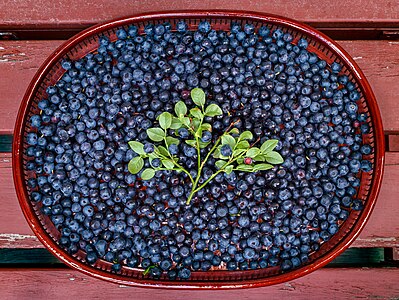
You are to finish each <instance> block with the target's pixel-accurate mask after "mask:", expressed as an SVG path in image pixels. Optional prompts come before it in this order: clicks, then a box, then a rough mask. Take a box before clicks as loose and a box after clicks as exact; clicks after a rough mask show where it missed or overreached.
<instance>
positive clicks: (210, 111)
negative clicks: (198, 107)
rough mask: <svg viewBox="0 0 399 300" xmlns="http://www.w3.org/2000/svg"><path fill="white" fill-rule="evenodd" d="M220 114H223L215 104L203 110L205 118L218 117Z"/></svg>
mask: <svg viewBox="0 0 399 300" xmlns="http://www.w3.org/2000/svg"><path fill="white" fill-rule="evenodd" d="M222 114H223V111H222V109H221V108H220V107H219V105H217V104H210V105H208V107H207V108H206V109H205V116H208V117H215V116H220V115H222Z"/></svg>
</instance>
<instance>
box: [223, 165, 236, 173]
mask: <svg viewBox="0 0 399 300" xmlns="http://www.w3.org/2000/svg"><path fill="white" fill-rule="evenodd" d="M233 168H234V167H233V166H232V165H230V166H227V167H226V168H224V172H225V173H226V174H230V173H231V172H233Z"/></svg>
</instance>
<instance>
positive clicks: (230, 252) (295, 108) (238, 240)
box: [25, 22, 373, 279]
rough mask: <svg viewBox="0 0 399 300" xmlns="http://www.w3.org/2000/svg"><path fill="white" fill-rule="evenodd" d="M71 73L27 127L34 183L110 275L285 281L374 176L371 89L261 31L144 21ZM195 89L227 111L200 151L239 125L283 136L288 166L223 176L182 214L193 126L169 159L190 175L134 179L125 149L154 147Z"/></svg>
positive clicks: (71, 246)
mask: <svg viewBox="0 0 399 300" xmlns="http://www.w3.org/2000/svg"><path fill="white" fill-rule="evenodd" d="M62 67H63V68H64V69H65V73H64V74H63V76H62V77H61V79H60V80H59V81H58V82H57V83H56V84H55V85H53V86H49V87H48V88H47V97H46V98H45V99H43V100H41V101H40V102H39V103H38V108H39V109H40V113H38V114H36V115H33V116H32V117H31V118H30V120H29V124H30V125H31V126H32V131H31V132H29V133H28V134H27V136H26V142H27V144H28V145H29V147H28V148H27V149H26V153H25V154H26V155H27V156H28V157H29V161H28V162H27V164H26V169H27V170H28V171H32V172H31V174H32V176H31V178H30V179H29V180H28V181H27V186H28V189H29V191H30V195H31V200H32V201H34V202H37V203H39V205H41V207H42V211H43V213H44V214H46V215H48V216H49V218H50V219H51V220H52V222H53V224H54V225H55V226H56V227H57V228H58V229H59V231H60V233H61V237H60V239H59V240H58V243H59V245H60V246H61V247H62V248H64V249H66V250H67V251H68V252H69V253H72V254H73V253H76V252H77V251H79V250H83V251H84V252H85V253H86V257H85V260H86V262H87V263H88V264H95V263H96V261H97V260H98V259H104V260H106V261H108V262H111V263H113V267H112V270H113V271H114V272H119V271H120V270H121V268H122V267H141V268H143V269H145V270H146V271H145V274H148V275H149V276H152V277H154V278H159V277H161V276H167V278H170V279H175V278H181V279H187V278H189V277H190V275H191V272H192V271H196V270H202V271H207V270H210V269H212V268H226V269H228V270H247V269H258V268H267V267H269V266H280V267H281V269H282V270H283V271H288V270H290V269H292V268H297V267H299V266H301V265H303V264H306V263H307V262H308V260H309V257H310V255H311V254H312V253H313V252H315V251H317V250H318V249H319V247H320V245H321V244H322V243H323V242H325V241H328V240H329V239H330V238H331V237H332V236H333V235H334V234H335V233H336V232H337V231H338V230H339V226H340V224H341V223H342V222H343V221H344V220H345V219H347V217H348V215H349V213H350V211H351V209H355V210H361V209H362V207H363V203H362V201H361V200H359V199H357V198H356V194H357V188H358V187H359V185H360V179H359V177H360V173H361V172H370V171H371V170H372V164H371V162H370V161H369V160H368V158H369V157H368V155H370V154H372V151H373V149H372V147H370V145H367V144H363V142H362V135H363V134H368V133H369V130H370V129H369V125H368V123H367V119H368V115H367V114H365V113H360V112H359V110H358V105H357V102H358V100H359V97H360V94H359V92H358V91H357V90H356V86H355V84H354V83H353V82H352V81H350V80H349V78H348V77H347V76H346V75H343V74H341V73H340V70H341V65H340V64H338V63H333V64H332V65H328V64H327V63H326V62H325V61H324V60H321V59H319V58H318V56H317V55H316V54H314V53H312V51H309V50H308V42H307V41H306V40H305V39H300V40H299V41H297V42H293V37H292V36H291V35H290V34H289V33H287V32H284V31H282V30H280V29H277V30H274V31H270V29H269V28H268V27H267V26H263V27H260V28H259V29H256V30H255V27H254V26H253V25H251V24H245V25H244V26H241V25H240V24H232V26H231V30H230V31H229V32H222V31H215V30H213V29H212V28H211V26H210V24H209V23H208V22H201V23H200V24H199V26H198V30H197V31H188V30H187V25H186V24H185V23H184V22H179V23H177V26H176V28H172V26H171V25H170V24H159V25H155V26H153V25H148V26H146V27H145V32H144V34H139V33H138V28H137V27H135V26H130V27H128V28H125V29H120V30H118V31H117V40H116V41H115V42H111V41H110V40H109V39H108V38H107V37H105V36H102V37H101V38H100V41H99V46H98V49H97V50H96V51H95V52H93V53H91V54H88V55H86V56H85V57H83V58H81V59H79V60H76V61H64V62H63V63H62ZM194 88H201V89H202V90H203V91H204V92H205V94H206V101H207V103H208V104H217V105H218V106H219V107H220V109H221V111H222V113H221V114H220V113H218V114H217V115H215V116H214V117H209V116H204V122H206V123H209V124H211V126H212V131H206V132H207V133H206V134H205V135H203V136H202V138H203V139H204V141H203V142H204V143H205V142H206V143H209V147H211V146H212V145H213V144H214V143H215V142H216V139H217V138H218V137H219V136H221V135H222V134H223V133H224V132H225V131H226V130H227V129H228V128H236V129H237V130H238V131H239V132H244V131H245V132H250V139H249V140H248V143H250V144H251V145H252V144H253V143H256V142H259V146H260V145H261V144H262V143H264V142H265V141H267V140H278V141H279V142H278V144H277V145H276V148H275V151H277V152H278V153H280V154H281V156H282V157H283V159H284V163H283V164H281V165H277V166H274V167H273V168H272V169H269V170H253V172H242V171H240V170H235V171H231V172H228V173H220V174H218V175H217V176H215V177H214V179H212V180H211V181H210V182H209V184H208V185H207V186H205V187H204V188H202V189H201V190H199V191H198V192H196V194H195V195H193V198H192V199H191V202H190V204H189V205H187V204H186V202H187V199H188V196H189V194H190V192H191V187H192V183H191V181H190V178H189V174H190V176H192V178H193V179H194V178H196V174H195V169H196V165H197V159H198V152H196V150H195V148H194V147H192V146H190V145H189V144H187V143H185V142H184V141H185V140H187V139H188V137H189V131H188V130H187V129H186V128H183V127H182V128H179V129H178V130H177V132H174V133H173V136H174V138H176V139H178V140H180V142H179V143H175V144H176V145H175V146H173V147H172V149H169V151H170V152H172V151H173V155H174V156H175V157H176V158H177V159H178V162H179V164H180V165H181V166H182V167H183V168H184V169H186V170H191V171H190V172H189V174H187V173H184V172H177V171H175V170H160V171H157V172H156V173H151V174H150V175H151V176H148V171H146V172H147V173H146V174H145V175H146V177H147V179H148V180H142V179H141V178H140V176H141V175H142V172H143V171H142V170H139V171H138V172H137V174H131V173H130V172H129V169H128V163H129V162H130V161H131V160H132V159H134V158H135V157H138V154H137V152H135V151H133V150H132V149H130V147H129V144H128V142H129V141H136V142H139V143H141V144H143V150H144V151H145V152H146V153H151V152H152V151H154V145H153V143H152V141H151V139H150V138H149V137H148V135H147V130H148V129H149V128H152V127H159V120H157V118H158V116H159V115H160V114H161V113H162V112H169V113H174V110H175V106H176V104H177V103H178V102H179V101H182V102H183V103H184V104H185V106H187V108H188V110H190V109H192V108H194V107H195V105H194V103H193V101H192V99H191V97H190V91H192V90H193V89H194ZM168 130H172V129H168ZM209 147H208V146H205V147H203V148H201V149H200V152H199V153H200V155H201V156H202V155H204V156H205V155H206V154H207V153H208V151H210V149H209ZM225 148H226V149H224V150H222V151H224V153H225V154H226V155H228V154H230V150H231V149H227V148H228V147H225ZM227 152H229V153H227ZM223 155H224V154H223ZM244 159H247V162H249V159H250V158H248V157H247V158H244ZM216 161H217V159H216V158H214V157H209V159H208V160H207V162H206V164H205V165H204V166H203V169H202V175H201V176H202V177H203V178H201V179H200V180H199V182H198V184H199V185H201V184H203V183H204V182H205V181H206V180H207V179H209V178H211V176H212V175H213V174H214V173H215V172H217V170H218V168H217V165H216ZM247 162H244V163H245V164H246V163H247ZM250 163H252V161H250ZM142 167H144V169H148V168H149V167H150V162H149V161H148V160H147V161H145V162H144V165H143V166H142ZM193 170H194V171H193Z"/></svg>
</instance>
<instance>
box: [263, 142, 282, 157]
mask: <svg viewBox="0 0 399 300" xmlns="http://www.w3.org/2000/svg"><path fill="white" fill-rule="evenodd" d="M277 144H278V140H268V141H266V142H264V143H263V144H262V146H260V151H262V153H264V154H267V153H269V152H270V151H272V150H273V149H274V148H276V146H277Z"/></svg>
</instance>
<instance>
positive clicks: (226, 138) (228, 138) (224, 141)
mask: <svg viewBox="0 0 399 300" xmlns="http://www.w3.org/2000/svg"><path fill="white" fill-rule="evenodd" d="M226 144H227V145H230V147H231V149H234V146H235V145H236V140H235V138H233V137H232V136H231V135H228V134H225V135H223V136H222V145H226Z"/></svg>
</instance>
